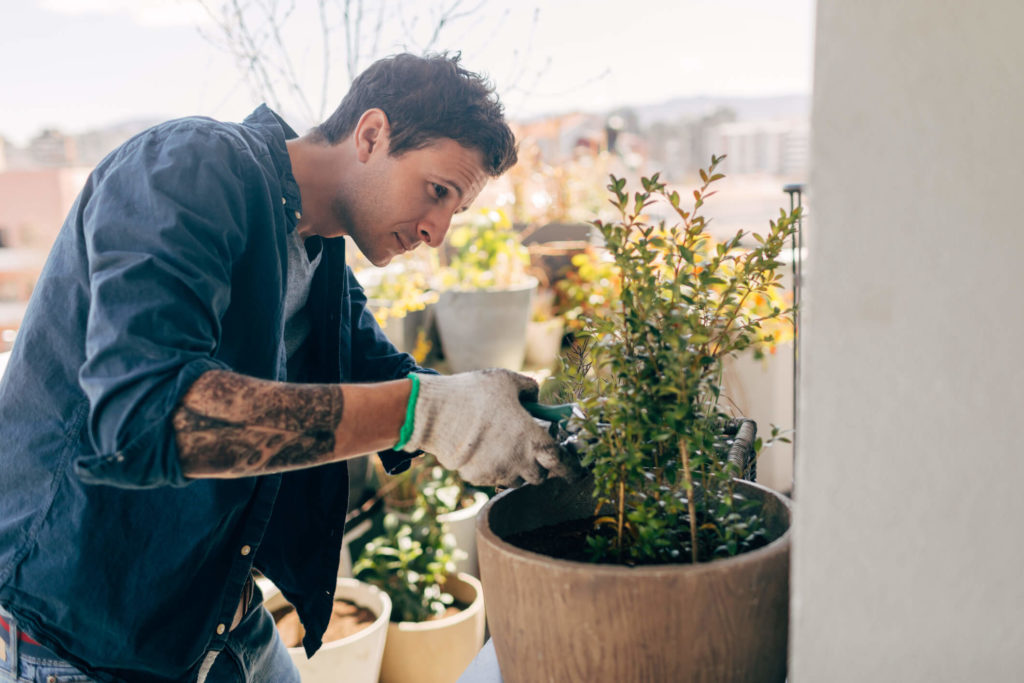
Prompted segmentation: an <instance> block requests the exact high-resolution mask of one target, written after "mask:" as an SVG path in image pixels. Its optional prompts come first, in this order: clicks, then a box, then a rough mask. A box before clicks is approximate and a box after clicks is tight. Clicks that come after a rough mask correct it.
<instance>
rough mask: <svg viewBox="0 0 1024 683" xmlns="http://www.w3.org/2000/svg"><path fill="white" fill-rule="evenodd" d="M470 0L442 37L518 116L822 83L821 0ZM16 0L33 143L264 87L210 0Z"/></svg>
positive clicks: (309, 37)
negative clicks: (221, 26) (203, 0)
mask: <svg viewBox="0 0 1024 683" xmlns="http://www.w3.org/2000/svg"><path fill="white" fill-rule="evenodd" d="M263 1H267V0H263ZM294 1H295V3H296V5H297V10H296V12H295V13H294V14H293V15H292V17H291V19H290V20H289V23H288V24H287V25H286V33H285V40H286V42H287V43H288V45H289V47H290V49H291V50H292V56H293V59H294V61H295V64H296V68H297V69H298V71H299V72H300V73H301V74H303V75H304V76H303V77H302V78H303V79H304V80H303V83H302V86H303V89H304V90H305V91H307V92H308V93H314V92H315V93H316V95H315V97H312V98H310V99H314V100H315V99H317V98H318V97H319V91H320V90H322V87H321V80H322V74H321V72H320V70H319V69H318V67H316V65H317V64H319V63H320V62H321V61H322V59H321V58H320V53H319V52H318V51H317V50H318V45H319V43H318V37H319V31H318V29H317V28H316V23H315V13H314V12H313V11H312V9H313V7H315V3H314V1H313V0H294ZM383 1H384V0H372V1H370V2H368V3H367V4H368V5H372V6H379V3H380V2H383ZM389 1H390V2H398V1H399V0H389ZM453 1H458V0H418V1H415V2H414V1H413V0H406V1H405V3H404V8H403V13H402V17H403V20H402V22H399V21H396V20H395V19H394V17H392V18H391V19H390V20H389V21H388V22H387V25H386V26H384V27H383V28H382V30H381V35H383V36H384V38H383V39H382V46H381V47H380V48H378V49H379V51H380V53H382V54H386V53H387V52H393V51H395V49H396V48H395V47H394V46H400V45H401V43H400V42H399V41H400V40H404V38H399V37H398V36H406V35H409V31H410V25H411V27H412V30H413V35H424V34H423V32H422V29H423V27H425V26H426V25H427V24H429V23H430V22H429V18H428V15H429V12H430V9H431V8H434V7H437V6H438V5H440V4H442V2H444V3H446V4H451V2H453ZM208 2H209V3H210V4H212V5H214V6H216V5H218V4H221V0H208ZM282 2H283V0H282ZM462 2H463V7H466V8H474V7H476V6H477V5H478V4H480V3H484V6H483V8H482V9H480V10H478V11H476V12H474V13H473V14H471V16H469V17H468V18H465V19H462V20H460V21H457V22H454V23H453V24H452V26H451V29H450V30H449V31H448V32H446V33H445V34H443V40H442V42H441V43H440V44H439V46H440V47H443V48H447V49H460V50H461V51H462V53H463V63H464V64H465V65H466V66H467V67H469V68H470V69H473V70H475V71H481V72H485V73H487V74H488V75H489V77H490V78H491V79H492V80H493V81H494V82H495V84H496V86H497V87H498V90H499V93H501V94H502V96H503V99H504V100H505V102H506V105H507V107H508V110H509V114H510V115H511V116H512V117H526V116H532V115H536V114H539V113H545V112H558V111H567V110H573V109H583V110H589V111H603V110H606V109H609V108H612V107H614V106H618V105H620V104H631V103H632V104H643V103H652V102H661V101H665V100H668V99H671V98H673V97H678V96H690V95H766V94H806V93H809V92H810V88H811V64H812V51H813V44H812V43H813V38H812V34H813V12H814V3H813V0H633V1H632V2H629V1H628V0H588V1H585V0H547V1H539V2H532V3H531V2H530V1H529V0H462ZM3 5H4V6H3V9H2V10H0V19H2V21H0V65H2V66H0V135H3V136H5V137H7V138H8V139H11V140H13V141H14V142H16V143H18V144H24V143H25V142H26V141H27V140H28V139H29V138H31V137H32V136H33V135H35V134H36V133H37V132H38V131H39V130H41V129H42V128H46V127H55V128H59V129H61V130H64V131H67V132H81V131H84V130H88V129H91V128H95V127H97V126H100V125H104V124H107V123H112V122H117V121H121V120H126V119H136V118H156V119H163V118H171V117H175V116H184V115H189V114H204V115H209V116H214V117H217V118H222V119H227V120H239V119H241V118H243V117H244V116H245V115H246V114H247V113H248V112H249V111H251V110H252V109H253V108H254V106H255V105H256V104H258V103H259V102H260V101H261V99H262V98H260V97H259V96H258V95H257V94H255V93H254V92H253V90H252V88H251V87H250V86H249V84H248V83H247V82H246V80H245V79H244V77H243V71H242V70H241V68H240V67H239V66H238V64H237V63H236V61H235V59H234V58H233V57H232V56H231V55H230V54H228V52H227V51H225V49H224V48H223V47H222V46H220V45H218V44H216V41H217V40H218V37H219V33H218V29H217V26H216V25H215V24H213V23H212V22H211V20H210V18H209V15H208V14H207V13H206V12H205V10H204V9H203V7H202V5H201V4H200V2H199V0H4V1H3ZM405 21H408V22H409V23H405V24H404V25H399V24H400V23H404V22H405ZM416 21H418V22H419V23H418V24H416V23H414V22H416ZM417 27H419V29H421V30H420V31H419V33H418V34H417V33H416V29H417ZM389 41H390V42H389ZM420 44H421V43H420ZM416 45H417V43H416V42H415V41H414V42H413V43H412V44H411V45H409V47H411V48H415V47H416ZM335 51H336V52H338V51H340V48H337V47H336V48H335ZM332 63H335V64H336V67H335V68H334V72H333V73H332V74H331V77H330V78H329V80H330V85H329V87H328V88H327V100H328V101H329V102H330V103H331V104H330V108H333V106H334V104H336V102H337V100H338V98H340V97H341V96H342V95H343V94H344V92H345V90H346V88H347V83H348V80H347V77H346V76H345V74H344V69H342V68H341V65H340V62H339V61H338V60H337V59H335V60H334V61H333V62H332ZM282 109H283V111H282V114H284V115H285V117H286V118H288V120H289V121H290V122H292V123H293V125H294V126H295V127H296V128H297V129H299V130H302V129H304V128H305V127H307V126H308V125H310V124H312V123H314V121H306V120H304V119H305V118H308V117H306V116H304V115H303V114H302V112H301V108H300V107H298V106H292V105H291V104H289V103H288V102H285V103H283V104H282Z"/></svg>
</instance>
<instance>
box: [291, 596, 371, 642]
mask: <svg viewBox="0 0 1024 683" xmlns="http://www.w3.org/2000/svg"><path fill="white" fill-rule="evenodd" d="M271 616H273V617H274V623H275V624H276V625H277V631H278V633H280V634H281V640H282V641H284V644H285V647H299V646H300V645H301V644H302V638H303V637H304V636H305V635H306V629H304V628H303V627H302V623H301V622H300V621H299V614H298V612H296V611H295V608H294V607H292V606H291V605H287V606H285V607H282V608H280V609H277V610H274V612H273V614H272V615H271ZM376 620H377V615H375V614H374V613H373V612H371V611H370V610H368V609H366V608H365V607H360V606H359V605H357V604H355V603H353V602H349V601H348V600H335V601H334V610H333V612H332V613H331V621H330V622H329V623H328V624H327V631H326V632H325V633H324V637H323V641H324V642H325V643H329V642H331V641H334V640H341V639H342V638H347V637H348V636H350V635H352V634H354V633H359V632H360V631H362V630H363V629H365V628H369V627H370V625H371V624H373V622H374V621H376Z"/></svg>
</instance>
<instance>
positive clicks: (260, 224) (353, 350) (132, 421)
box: [0, 106, 421, 681]
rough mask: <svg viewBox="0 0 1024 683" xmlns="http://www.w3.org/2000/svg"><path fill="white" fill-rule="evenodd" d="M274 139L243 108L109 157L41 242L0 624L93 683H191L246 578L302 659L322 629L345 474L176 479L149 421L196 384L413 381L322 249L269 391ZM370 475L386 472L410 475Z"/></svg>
mask: <svg viewBox="0 0 1024 683" xmlns="http://www.w3.org/2000/svg"><path fill="white" fill-rule="evenodd" d="M291 137H295V133H294V132H293V131H292V130H291V129H290V128H288V126H287V125H286V124H285V123H284V122H283V121H282V120H281V119H280V118H278V117H277V115H276V114H274V113H273V112H271V111H270V110H269V109H268V108H266V107H265V106H262V107H260V108H259V109H257V110H256V111H255V112H254V113H253V114H252V115H251V116H249V117H248V118H247V119H246V120H245V122H244V123H242V124H229V123H220V122H216V121H212V120H210V119H204V118H186V119H180V120H176V121H171V122H168V123H165V124H162V125H159V126H157V127H155V128H152V129H150V130H148V131H146V132H144V133H141V134H140V135H138V136H136V137H135V138H133V139H131V140H129V141H128V142H126V143H125V144H124V145H122V146H121V147H120V148H118V149H117V150H115V151H114V152H112V153H111V154H110V155H109V156H108V157H107V158H106V159H104V160H103V161H102V162H101V163H100V164H99V166H97V168H96V169H95V170H94V171H93V173H92V174H91V175H90V177H89V179H88V181H87V182H86V184H85V187H84V189H83V190H82V192H81V194H80V195H79V197H78V199H77V200H76V202H75V204H74V206H73V207H72V209H71V212H70V213H69V215H68V217H67V220H66V221H65V223H64V226H63V228H62V229H61V231H60V234H59V236H58V237H57V240H56V243H55V245H54V247H53V249H52V251H51V253H50V256H49V259H48V261H47V263H46V265H45V267H44V269H43V273H42V275H41V277H40V279H39V282H38V284H37V286H36V289H35V291H34V293H33V295H32V299H31V301H30V303H29V306H28V311H27V313H26V316H25V320H24V322H23V325H22V327H21V329H20V331H19V333H18V337H17V341H16V343H15V345H14V349H13V351H12V355H11V358H10V361H9V364H8V367H7V371H6V374H5V376H4V379H3V382H2V384H0V604H3V605H4V606H5V607H6V608H7V609H8V610H9V611H11V612H12V613H13V614H14V615H15V616H16V617H17V619H18V621H19V622H20V623H21V624H22V626H23V628H24V630H25V631H26V632H27V633H28V634H29V635H31V636H32V637H33V638H35V639H36V640H38V641H39V642H41V643H42V644H43V645H45V646H46V647H48V648H50V649H51V650H53V651H54V652H56V653H57V654H59V655H60V656H62V657H65V658H66V659H68V660H69V661H71V662H72V663H74V664H76V665H78V666H80V667H81V668H83V669H85V670H86V671H88V672H90V673H92V674H93V675H94V676H96V677H97V678H99V679H101V680H121V679H127V680H131V681H148V680H153V681H158V680H184V679H187V678H188V677H189V676H194V675H195V671H196V668H197V666H198V664H199V663H200V661H201V660H202V658H203V656H204V653H205V652H206V651H207V650H209V649H220V648H221V647H222V645H223V641H224V637H225V634H224V633H223V632H222V631H225V630H226V627H227V626H229V625H230V623H231V620H232V616H233V614H234V611H235V608H236V606H237V605H238V601H239V598H240V596H241V593H242V590H243V584H244V582H245V581H246V578H247V577H248V576H249V573H250V570H251V569H252V568H253V567H254V566H255V567H256V568H258V569H260V570H261V571H262V572H263V573H264V574H266V575H267V576H268V577H269V578H270V579H272V580H273V581H274V582H275V583H276V584H277V585H278V586H279V587H280V588H281V590H282V592H283V593H284V595H285V596H286V597H287V598H288V599H289V600H290V601H291V602H292V603H293V604H294V605H295V606H296V608H297V610H298V612H299V614H300V616H301V618H302V621H303V623H304V624H305V626H306V628H307V634H306V637H305V640H304V641H303V643H304V645H305V647H306V651H307V652H308V653H312V652H313V651H315V650H316V649H317V648H318V647H319V645H320V639H321V636H322V634H323V632H324V629H325V628H326V625H327V622H328V620H329V618H330V613H331V596H332V595H333V591H334V585H335V576H336V573H337V567H338V559H339V554H340V548H341V538H342V532H343V526H344V519H345V514H346V511H347V486H348V474H347V466H346V465H345V464H344V463H336V464H331V465H326V466H322V467H317V468H311V469H307V470H300V471H296V472H291V473H287V474H284V475H270V476H263V477H251V478H243V479H232V480H211V479H205V480H188V479H186V478H185V477H184V476H183V475H182V471H181V466H180V464H179V461H178V452H177V446H176V443H175V438H174V432H173V428H172V422H171V415H172V413H173V412H174V410H175V408H176V406H177V405H178V402H179V401H180V399H181V398H182V396H183V394H184V393H185V392H186V391H187V390H188V388H189V386H190V385H191V384H192V382H193V381H195V380H196V378H198V377H199V376H200V375H201V374H202V373H204V372H206V371H208V370H214V369H224V370H232V371H234V372H238V373H243V374H246V375H250V376H253V377H260V378H264V379H270V380H286V379H287V380H289V381H303V382H305V381H309V382H314V381H315V382H337V381H352V382H358V381H370V380H382V379H391V378H396V377H402V376H404V375H405V374H407V373H408V372H410V371H414V370H416V371H418V370H421V368H418V367H417V366H416V364H415V362H414V361H413V359H412V358H411V357H410V356H408V355H406V354H402V353H399V352H398V351H397V350H396V349H395V348H394V347H393V346H392V345H391V344H390V343H389V342H388V341H387V338H386V337H385V336H384V335H383V333H382V332H381V331H380V328H379V327H378V326H377V324H376V322H375V321H374V319H373V316H372V314H371V313H370V312H369V311H368V310H367V309H366V297H365V295H364V294H363V291H362V289H361V287H360V286H359V284H358V283H357V282H356V280H355V278H354V276H353V274H352V272H351V270H350V269H348V268H347V267H346V265H345V244H344V241H343V240H342V239H331V240H324V241H323V259H322V261H321V264H320V266H319V268H318V269H317V272H316V275H315V277H314V281H313V284H312V289H311V291H310V295H309V300H308V303H307V307H308V311H309V315H310V321H311V326H312V327H311V330H310V335H309V338H308V339H307V341H306V344H305V345H304V346H303V347H302V348H301V349H300V351H299V353H300V354H303V355H302V356H301V361H302V362H300V364H299V366H300V368H301V369H300V370H299V372H298V375H299V376H294V377H286V363H285V358H284V354H283V353H282V347H283V326H284V323H283V320H282V309H283V298H284V292H285V284H286V276H287V246H286V241H285V240H286V236H287V233H288V232H289V231H291V230H294V229H295V226H296V223H297V221H298V216H299V214H300V212H301V211H302V204H301V197H300V195H299V187H298V185H297V184H296V182H295V178H294V177H293V176H292V171H291V164H290V160H289V157H288V153H287V150H286V146H285V140H286V139H287V138H291ZM381 457H382V458H384V460H385V465H386V466H388V467H390V468H391V469H393V470H395V471H397V469H399V468H404V467H406V466H407V460H408V458H409V457H410V456H409V455H408V454H404V453H401V454H400V453H395V452H390V453H387V454H382V455H381Z"/></svg>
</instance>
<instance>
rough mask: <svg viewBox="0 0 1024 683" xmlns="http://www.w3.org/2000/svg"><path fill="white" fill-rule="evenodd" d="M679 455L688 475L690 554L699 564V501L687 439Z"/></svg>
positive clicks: (682, 443) (682, 440) (681, 444)
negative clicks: (695, 493) (694, 488)
mask: <svg viewBox="0 0 1024 683" xmlns="http://www.w3.org/2000/svg"><path fill="white" fill-rule="evenodd" d="M679 457H680V458H682V461H683V474H684V475H685V476H686V505H687V507H688V508H689V510H690V556H691V557H692V558H693V563H694V564H697V503H696V501H694V499H693V473H692V472H691V471H690V456H689V454H688V453H687V451H686V441H685V440H684V439H680V440H679Z"/></svg>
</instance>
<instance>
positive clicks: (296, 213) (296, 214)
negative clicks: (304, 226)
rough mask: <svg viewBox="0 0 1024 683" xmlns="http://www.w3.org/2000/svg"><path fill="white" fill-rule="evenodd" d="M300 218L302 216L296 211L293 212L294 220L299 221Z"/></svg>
mask: <svg viewBox="0 0 1024 683" xmlns="http://www.w3.org/2000/svg"><path fill="white" fill-rule="evenodd" d="M300 218H302V214H301V213H299V212H298V211H296V212H295V220H299V219H300Z"/></svg>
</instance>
